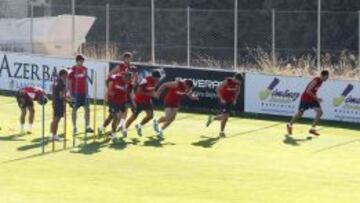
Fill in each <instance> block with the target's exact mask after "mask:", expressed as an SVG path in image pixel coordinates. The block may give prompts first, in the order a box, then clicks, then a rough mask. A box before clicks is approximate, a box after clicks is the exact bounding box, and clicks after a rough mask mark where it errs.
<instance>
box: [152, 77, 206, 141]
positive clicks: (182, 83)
mask: <svg viewBox="0 0 360 203" xmlns="http://www.w3.org/2000/svg"><path fill="white" fill-rule="evenodd" d="M193 87H194V84H193V81H192V80H179V81H172V82H166V83H164V84H162V85H161V86H160V88H159V90H158V91H157V93H156V95H157V97H160V95H161V94H162V93H163V92H164V91H165V90H166V89H167V93H166V95H165V97H164V106H165V115H164V116H162V117H160V119H159V120H156V119H155V120H154V123H153V127H154V130H155V132H156V133H157V134H158V135H157V136H158V137H159V138H160V139H163V138H164V134H163V131H164V130H165V129H166V128H167V127H168V126H169V125H170V124H171V123H172V122H173V121H174V120H175V118H176V114H177V112H178V111H179V109H180V104H181V100H182V98H183V97H184V96H187V97H189V98H190V99H192V100H199V98H198V97H197V96H196V95H194V94H193V93H192V89H193ZM160 123H162V126H161V127H159V124H160Z"/></svg>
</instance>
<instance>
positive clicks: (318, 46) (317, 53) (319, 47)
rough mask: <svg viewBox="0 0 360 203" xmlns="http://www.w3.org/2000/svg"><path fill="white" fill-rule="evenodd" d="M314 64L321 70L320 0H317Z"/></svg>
mask: <svg viewBox="0 0 360 203" xmlns="http://www.w3.org/2000/svg"><path fill="white" fill-rule="evenodd" d="M316 51H317V52H316V66H317V70H318V71H319V72H320V71H321V0H318V13H317V50H316Z"/></svg>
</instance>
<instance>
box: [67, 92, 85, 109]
mask: <svg viewBox="0 0 360 203" xmlns="http://www.w3.org/2000/svg"><path fill="white" fill-rule="evenodd" d="M70 106H71V108H76V109H77V108H79V107H81V106H83V107H87V106H89V98H88V97H87V96H86V95H84V94H75V95H73V96H72V97H71V104H70Z"/></svg>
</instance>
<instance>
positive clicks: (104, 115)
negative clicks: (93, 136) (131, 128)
mask: <svg viewBox="0 0 360 203" xmlns="http://www.w3.org/2000/svg"><path fill="white" fill-rule="evenodd" d="M104 76H105V84H104V89H103V91H104V92H103V94H104V95H103V96H104V97H103V121H105V119H106V100H105V98H106V91H107V83H106V80H107V79H108V70H107V68H106V67H105V68H104ZM104 138H105V139H107V136H106V133H105V136H104Z"/></svg>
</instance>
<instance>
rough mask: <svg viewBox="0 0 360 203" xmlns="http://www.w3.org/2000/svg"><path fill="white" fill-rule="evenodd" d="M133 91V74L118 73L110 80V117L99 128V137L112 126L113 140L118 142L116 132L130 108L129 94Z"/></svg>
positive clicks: (108, 100)
mask: <svg viewBox="0 0 360 203" xmlns="http://www.w3.org/2000/svg"><path fill="white" fill-rule="evenodd" d="M131 90H132V84H131V73H117V74H114V75H111V76H110V78H109V88H108V90H107V94H106V96H107V98H106V99H107V102H108V105H109V117H108V118H107V119H106V120H105V121H104V123H103V125H102V126H100V127H99V129H98V131H99V135H101V134H102V133H104V130H105V128H106V126H107V125H109V124H110V122H111V121H112V124H111V136H110V137H111V138H112V139H113V141H115V142H116V141H117V140H118V137H117V136H116V130H117V126H118V123H119V121H120V119H121V118H122V117H123V114H125V113H126V110H127V108H128V105H127V101H128V99H129V96H128V95H129V92H130V91H131Z"/></svg>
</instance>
